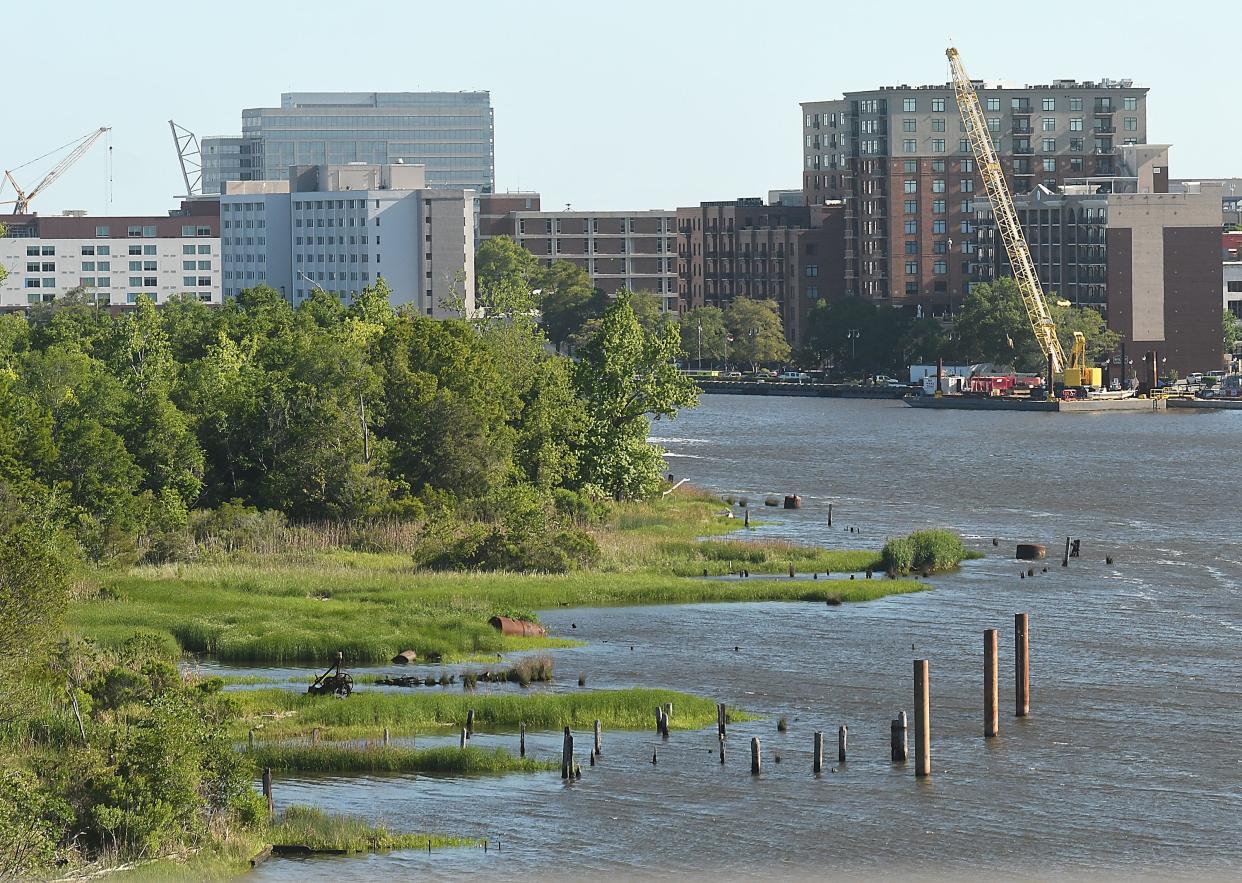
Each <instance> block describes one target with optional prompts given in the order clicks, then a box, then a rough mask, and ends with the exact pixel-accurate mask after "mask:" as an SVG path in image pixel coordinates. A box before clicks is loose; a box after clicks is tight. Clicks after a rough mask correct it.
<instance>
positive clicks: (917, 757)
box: [914, 659, 931, 777]
mask: <svg viewBox="0 0 1242 883" xmlns="http://www.w3.org/2000/svg"><path fill="white" fill-rule="evenodd" d="M914 775H916V776H920V777H922V776H930V775H931V697H930V691H929V684H928V670H927V660H926V659H916V660H914Z"/></svg>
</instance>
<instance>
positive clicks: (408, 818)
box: [251, 396, 1242, 881]
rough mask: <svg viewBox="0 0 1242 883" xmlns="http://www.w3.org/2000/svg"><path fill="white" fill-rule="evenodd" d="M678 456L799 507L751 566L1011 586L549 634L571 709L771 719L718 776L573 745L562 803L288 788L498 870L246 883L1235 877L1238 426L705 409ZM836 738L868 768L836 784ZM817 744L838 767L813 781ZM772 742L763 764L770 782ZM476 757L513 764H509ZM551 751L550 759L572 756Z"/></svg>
mask: <svg viewBox="0 0 1242 883" xmlns="http://www.w3.org/2000/svg"><path fill="white" fill-rule="evenodd" d="M653 435H654V437H655V438H656V439H657V440H658V441H660V443H661V444H662V445H663V446H664V447H665V449H666V450H667V451H668V452H669V460H668V462H669V468H670V470H671V471H672V472H673V473H674V474H675V475H676V477H677V478H679V479H680V478H683V477H684V478H689V479H690V480H691V481H693V482H694V483H695V484H696V485H699V486H701V487H704V488H708V489H711V490H713V491H717V492H720V493H722V494H724V493H734V494H740V495H745V496H747V497H748V498H749V499H750V501H751V505H752V507H754V506H755V505H756V504H759V503H761V502H762V500H763V497H764V496H765V495H768V494H780V495H784V494H785V493H798V494H801V495H802V498H803V508H802V509H800V510H797V511H780V510H766V509H762V508H761V507H760V509H757V510H752V511H753V515H755V516H759V517H762V518H763V519H764V521H765V524H764V525H763V526H762V527H759V528H757V529H756V530H755V531H754V533H755V534H756V535H759V536H768V537H788V538H792V539H797V540H801V541H805V542H811V543H819V544H823V545H827V546H830V547H859V546H867V547H876V548H878V547H879V545H881V544H882V543H883V541H884V539H885V538H886V537H887V536H890V535H894V534H904V533H907V532H909V531H910V530H913V529H917V528H920V527H925V526H944V527H951V528H954V529H957V530H958V531H960V532H961V533H963V534H964V535H965V536H967V537H968V538H969V543H970V545H971V546H972V547H974V548H977V549H979V550H980V551H983V552H985V553H987V557H986V558H984V559H982V560H979V561H973V562H969V563H968V564H966V565H965V566H964V567H963V568H962V570H961V571H960V572H958V573H954V574H949V575H942V576H939V577H936V578H935V579H934V580H932V582H933V585H934V590H933V591H930V592H925V593H920V594H914V595H905V596H897V597H891V598H885V599H882V600H879V601H875V602H871V603H867V604H857V605H845V606H839V607H829V606H826V605H822V604H810V603H789V604H786V603H779V604H776V603H773V604H749V603H747V604H702V605H689V606H676V607H641V608H605V609H574V610H553V611H545V612H543V613H542V614H541V617H542V619H543V621H544V622H545V623H546V624H547V625H548V626H549V627H550V628H551V630H552V631H553V633H556V634H566V635H569V634H572V636H573V637H576V638H581V639H583V640H585V641H587V642H589V643H588V645H587V646H585V647H582V648H577V649H573V650H565V651H557V660H556V661H557V672H558V676H559V678H560V680H562V681H563V682H564V683H562V684H558V685H557V686H556V687H555V688H554V689H568V690H577V689H578V688H577V686H576V674H577V672H579V671H581V672H585V673H586V674H587V678H588V685H589V688H603V687H617V686H632V685H652V686H665V687H670V688H676V689H680V690H687V691H690V692H694V693H700V694H703V695H706V696H711V697H715V698H717V699H719V700H720V701H726V702H728V703H730V704H732V705H738V706H741V707H744V708H746V709H748V710H751V711H754V712H757V713H760V714H762V715H765V716H766V717H764V719H762V720H758V721H755V722H751V723H747V724H738V725H734V726H731V727H730V732H729V740H728V744H729V754H728V758H727V762H726V764H725V765H724V766H721V764H720V763H719V759H718V757H717V754H716V738H715V729H714V727H713V728H711V729H706V730H702V731H699V732H690V733H687V732H678V731H676V730H675V731H674V732H673V734H672V738H671V739H670V740H669V741H668V742H661V740H659V739H658V737H656V736H655V734H654V727H653V731H652V732H650V733H619V732H605V734H604V755H603V757H602V758H601V760H600V762H599V764H598V765H597V766H595V767H589V766H586V765H585V762H586V759H587V751H588V749H587V748H586V746H587V744H588V742H589V736H588V735H587V734H586V733H582V734H580V735H579V741H578V745H579V759H580V760H581V761H582V762H583V763H584V768H583V777H582V780H581V781H580V782H577V783H574V784H573V785H569V786H566V785H564V784H562V782H561V780H560V779H559V777H558V776H557V775H556V774H555V773H553V774H549V775H536V776H529V775H525V776H516V775H515V776H505V777H499V778H476V779H471V778H462V777H425V776H418V777H413V776H411V777H349V778H334V777H306V778H299V779H285V780H278V781H277V784H276V800H277V804H278V805H280V804H286V803H292V802H299V803H311V804H315V805H319V806H323V807H325V808H328V809H332V810H334V811H338V812H348V813H356V814H360V815H364V816H367V817H370V818H376V819H382V820H384V821H385V822H387V823H389V824H390V825H392V826H393V827H395V828H397V829H399V830H434V831H443V832H451V833H461V834H470V835H477V836H483V837H487V838H489V849H488V851H486V852H484V851H483V850H482V849H474V848H471V849H454V850H443V851H438V850H437V851H436V852H433V853H432V854H430V855H428V854H427V852H426V851H421V852H420V851H401V852H394V853H390V854H386V855H374V856H366V857H359V858H316V859H307V860H288V859H281V860H272V861H269V862H267V863H266V864H264V865H262V866H261V867H260V868H259V869H258V870H257V871H255V872H254V873H253V874H252V875H251V878H252V879H264V880H282V881H283V880H289V881H292V880H297V881H302V880H342V881H343V880H359V881H361V880H373V879H377V878H389V879H408V878H414V877H419V878H436V879H449V878H455V877H460V876H461V875H463V874H470V875H477V876H482V877H486V878H496V877H525V878H549V877H575V878H580V877H584V876H593V877H598V876H606V877H662V878H668V877H670V876H672V877H678V878H680V877H707V876H711V877H716V878H720V877H724V878H750V879H759V878H770V877H777V876H779V877H803V876H816V877H824V876H833V877H844V878H863V877H866V878H881V879H883V878H899V877H908V876H920V877H925V878H933V877H934V878H941V879H960V878H966V877H971V878H973V877H984V876H987V877H997V876H1004V877H1017V878H1031V879H1048V878H1077V877H1082V876H1091V877H1095V878H1109V879H1133V878H1136V877H1149V878H1151V879H1168V878H1170V877H1184V878H1187V879H1203V878H1205V877H1212V878H1220V879H1238V878H1242V742H1240V741H1239V739H1240V737H1242V732H1240V731H1242V545H1240V544H1239V528H1238V525H1239V515H1238V512H1239V508H1240V502H1242V501H1240V499H1239V497H1240V495H1242V476H1240V473H1239V469H1240V468H1242V412H1220V413H1207V414H1198V413H1192V414H1181V413H1170V414H1097V415H1090V414H1080V415H1057V414H1016V413H990V412H978V413H972V412H953V411H915V410H914V409H911V408H908V407H906V406H904V405H902V404H900V403H897V402H871V401H848V400H832V399H804V398H778V397H772V398H761V397H733V396H704V398H703V402H702V405H701V406H700V407H699V408H698V409H697V410H696V411H693V412H688V413H686V414H684V415H683V416H681V417H679V418H678V419H677V420H676V421H662V422H660V423H658V424H657V425H656V426H655V429H654V431H653ZM829 502H831V503H833V504H834V525H835V526H834V527H833V528H832V529H829V528H828V526H827V524H826V515H827V505H828V503H829ZM724 508H725V507H724V506H723V505H722V510H723V509H724ZM851 526H852V527H856V528H857V529H858V533H857V534H853V533H850V532H848V530H847V528H848V527H851ZM1066 536H1073V537H1077V538H1081V539H1082V557H1081V558H1080V559H1074V560H1071V562H1070V566H1069V567H1068V568H1064V569H1063V568H1062V567H1061V566H1060V548H1061V544H1063V543H1064V539H1065V537H1066ZM993 537H996V538H998V539H999V541H1000V545H999V547H996V548H994V547H993V546H992V538H993ZM1020 541H1035V542H1043V543H1047V544H1048V546H1049V549H1050V557H1049V560H1048V561H1046V562H1043V563H1042V564H1040V565H1039V568H1042V566H1043V565H1044V564H1047V565H1048V572H1047V573H1042V572H1039V568H1037V574H1036V576H1035V577H1034V578H1033V579H1025V580H1020V579H1019V572H1020V571H1021V570H1022V569H1023V568H1022V567H1020V566H1019V564H1018V563H1017V562H1015V561H1013V560H1012V558H1011V556H1012V554H1013V548H1014V544H1015V543H1017V542H1020ZM1107 555H1111V556H1114V562H1115V563H1114V564H1113V565H1108V564H1106V563H1105V556H1107ZM1016 612H1027V613H1029V614H1030V633H1031V655H1032V674H1031V680H1032V687H1031V697H1032V699H1031V701H1032V714H1031V716H1030V717H1028V718H1024V719H1020V720H1019V719H1016V718H1015V717H1014V716H1013V614H1014V613H1016ZM575 625H576V628H573V627H572V626H575ZM987 628H997V629H999V630H1000V647H1001V663H1000V677H1001V718H1000V730H1001V731H1000V736H999V737H998V738H996V739H989V740H985V739H984V738H983V736H982V708H981V706H982V633H983V630H984V629H987ZM631 647H633V649H632V650H631ZM735 648H737V649H735ZM915 658H927V659H929V660H930V671H931V696H932V761H933V775H932V776H931V778H930V780H924V781H916V780H915V778H914V775H913V770H912V768H911V766H909V765H904V766H900V765H894V764H892V763H891V762H890V761H889V757H888V747H889V720H890V719H891V718H892V717H893V716H894V715H895V714H896V712H897V711H898V710H901V709H905V710H907V711H908V712H912V710H913V709H912V693H913V686H912V676H911V660H912V659H915ZM675 713H676V710H675V709H674V714H675ZM781 715H786V716H788V719H789V728H788V732H786V733H778V732H777V730H776V719H777V718H778V717H779V716H781ZM653 720H654V718H653ZM842 724H844V725H847V726H848V727H849V733H850V751H849V756H848V760H847V762H846V764H845V765H844V766H838V765H837V764H836V762H835V759H836V733H837V727H838V726H840V725H842ZM815 730H823V731H824V733H825V737H826V744H827V746H828V748H827V749H826V755H828V757H826V760H828V761H830V763H829V764H828V765H829V766H830V767H833V768H835V770H834V771H829V770H826V771H825V772H824V774H823V775H821V776H819V777H818V778H817V777H815V776H814V775H812V773H811V769H810V766H811V743H812V736H813V732H814V731H815ZM752 735H759V736H760V737H761V739H762V740H763V749H764V761H765V764H764V770H763V774H762V775H761V776H759V777H757V778H756V777H752V776H751V775H750V774H749V750H748V747H747V746H748V743H749V738H750V736H752ZM910 735H911V742H913V726H911V734H910ZM436 741H437V740H435V739H426V740H424V739H420V740H419V744H434V743H435V742H436ZM475 741H476V742H477V743H478V744H480V745H485V746H486V745H492V744H502V745H506V746H509V747H511V748H515V747H516V737H515V736H514V735H513V734H507V733H506V734H480V735H479V736H477V737H476V740H475ZM528 745H529V746H530V748H531V750H533V751H534V752H535V753H537V754H542V755H547V756H552V755H553V754H555V753H559V747H560V736H559V734H553V733H545V734H537V735H533V736H531V737H529V739H528ZM657 748H658V751H659V763H658V764H657V765H654V766H653V765H652V764H651V753H652V750H653V749H657ZM777 754H779V755H780V757H781V762H780V763H776V762H775V757H776V755H777ZM497 846H499V849H497Z"/></svg>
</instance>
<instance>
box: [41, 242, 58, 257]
mask: <svg viewBox="0 0 1242 883" xmlns="http://www.w3.org/2000/svg"><path fill="white" fill-rule="evenodd" d="M39 254H40V255H41V256H43V257H45V258H52V257H56V246H54V245H44V246H43V247H41V248H40V249H39Z"/></svg>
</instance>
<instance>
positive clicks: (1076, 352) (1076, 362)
mask: <svg viewBox="0 0 1242 883" xmlns="http://www.w3.org/2000/svg"><path fill="white" fill-rule="evenodd" d="M1065 385H1066V386H1094V387H1096V388H1099V387H1101V386H1103V385H1104V372H1103V371H1102V370H1100V369H1099V368H1096V367H1094V366H1089V365H1088V364H1087V338H1086V337H1085V336H1084V335H1083V333H1082V332H1081V331H1075V332H1074V346H1073V348H1072V349H1071V350H1070V356H1069V364H1068V365H1066V366H1065Z"/></svg>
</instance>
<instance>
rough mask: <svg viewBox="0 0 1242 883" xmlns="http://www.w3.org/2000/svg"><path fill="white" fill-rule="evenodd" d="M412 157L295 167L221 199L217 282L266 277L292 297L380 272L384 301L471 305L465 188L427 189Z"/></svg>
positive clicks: (425, 307)
mask: <svg viewBox="0 0 1242 883" xmlns="http://www.w3.org/2000/svg"><path fill="white" fill-rule="evenodd" d="M425 183H426V180H425V170H424V169H423V167H422V166H418V165H368V164H362V163H351V164H349V165H339V166H334V165H321V166H294V167H291V168H290V172H289V180H288V181H236V182H228V183H226V184H225V187H224V193H223V195H222V196H221V198H220V212H221V249H222V253H223V257H222V261H223V280H222V282H223V289H224V294H225V295H226V296H235V295H236V294H237V293H238V292H240V291H241V290H242V289H244V288H252V287H254V286H255V285H259V284H262V283H266V284H268V285H270V286H271V287H273V288H276V289H278V290H279V291H280V292H281V293H282V294H284V296H285V297H286V298H287V299H288V300H289V301H290V302H291V303H293V304H294V305H295V306H296V305H297V304H299V303H301V302H302V301H303V300H305V299H306V298H307V297H309V296H310V295H311V294H312V293H313V292H314V291H315V290H316V289H320V290H323V291H327V292H329V293H330V294H332V295H334V296H336V297H339V298H340V299H341V300H342V301H345V302H348V301H349V300H350V299H351V298H352V296H353V295H355V294H357V293H358V292H359V291H361V290H362V289H363V288H365V287H366V286H367V285H370V284H373V283H374V282H375V281H376V279H377V278H378V277H380V276H383V277H384V279H385V281H386V282H387V283H388V286H389V288H390V289H391V290H392V303H393V306H405V305H409V306H412V307H414V308H415V309H417V310H418V312H419V313H420V314H422V315H427V316H432V317H435V318H447V317H450V316H455V315H459V313H458V311H457V310H456V309H455V306H456V305H457V304H459V303H460V304H461V305H463V306H464V308H465V309H466V310H467V311H473V309H474V228H475V220H474V213H475V193H474V191H473V190H444V189H440V190H432V189H429V188H427V187H426V186H425Z"/></svg>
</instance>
